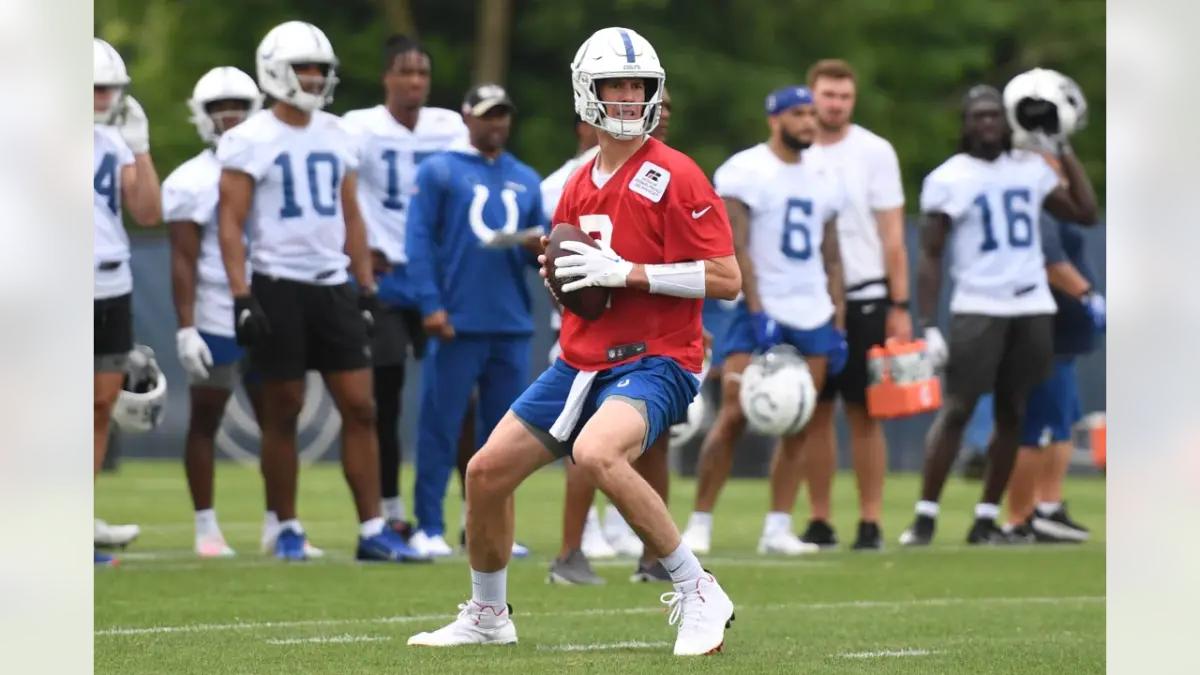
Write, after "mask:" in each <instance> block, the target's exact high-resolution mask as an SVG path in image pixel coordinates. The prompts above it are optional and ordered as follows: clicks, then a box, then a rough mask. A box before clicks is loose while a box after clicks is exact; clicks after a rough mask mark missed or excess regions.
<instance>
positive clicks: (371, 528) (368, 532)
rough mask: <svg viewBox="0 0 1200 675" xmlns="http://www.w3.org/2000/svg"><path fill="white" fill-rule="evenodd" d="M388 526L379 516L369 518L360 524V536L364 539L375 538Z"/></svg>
mask: <svg viewBox="0 0 1200 675" xmlns="http://www.w3.org/2000/svg"><path fill="white" fill-rule="evenodd" d="M386 524H387V523H386V522H384V520H383V518H381V517H379V516H375V517H374V518H368V519H366V520H364V521H362V522H361V523H359V524H358V536H360V537H362V538H363V539H367V538H369V537H374V536H375V535H377V534H379V533H380V532H383V526H384V525H386Z"/></svg>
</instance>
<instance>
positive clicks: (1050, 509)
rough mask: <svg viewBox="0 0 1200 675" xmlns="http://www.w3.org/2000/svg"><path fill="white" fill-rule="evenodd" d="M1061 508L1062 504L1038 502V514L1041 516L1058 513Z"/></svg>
mask: <svg viewBox="0 0 1200 675" xmlns="http://www.w3.org/2000/svg"><path fill="white" fill-rule="evenodd" d="M1061 506H1062V502H1038V503H1037V512H1038V515H1039V516H1048V515H1051V514H1053V513H1054V512H1055V511H1057V510H1058V509H1059V507H1061Z"/></svg>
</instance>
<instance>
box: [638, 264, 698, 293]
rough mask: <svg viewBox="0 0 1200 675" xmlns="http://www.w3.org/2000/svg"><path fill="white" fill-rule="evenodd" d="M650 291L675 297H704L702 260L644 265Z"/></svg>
mask: <svg viewBox="0 0 1200 675" xmlns="http://www.w3.org/2000/svg"><path fill="white" fill-rule="evenodd" d="M646 280H647V281H649V282H650V292H651V293H655V294H658V295H673V296H675V297H677V298H703V297H704V261H703V260H693V261H690V262H681V263H671V264H668V265H646Z"/></svg>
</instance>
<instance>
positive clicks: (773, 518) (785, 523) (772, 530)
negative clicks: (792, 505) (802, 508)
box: [763, 511, 792, 535]
mask: <svg viewBox="0 0 1200 675" xmlns="http://www.w3.org/2000/svg"><path fill="white" fill-rule="evenodd" d="M791 531H792V514H790V513H783V512H782V511H771V512H770V513H768V514H767V517H766V518H764V519H763V534H764V535H768V534H776V533H779V532H791Z"/></svg>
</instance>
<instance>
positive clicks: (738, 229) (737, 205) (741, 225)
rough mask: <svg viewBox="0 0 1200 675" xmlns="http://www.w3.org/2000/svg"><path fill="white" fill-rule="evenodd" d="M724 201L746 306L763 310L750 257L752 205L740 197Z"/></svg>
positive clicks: (750, 308)
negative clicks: (747, 204)
mask: <svg viewBox="0 0 1200 675" xmlns="http://www.w3.org/2000/svg"><path fill="white" fill-rule="evenodd" d="M724 201H725V210H726V211H727V212H728V213H729V226H730V228H732V230H733V251H734V256H735V257H736V258H737V264H738V271H740V272H741V274H742V294H743V295H744V296H745V298H746V307H747V308H748V309H749V310H750V311H751V312H761V311H763V307H762V300H761V299H760V298H759V297H758V282H757V281H756V280H755V277H754V261H753V260H752V259H751V258H750V207H748V206H746V203H745V202H743V201H742V200H740V199H725V200H724Z"/></svg>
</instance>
